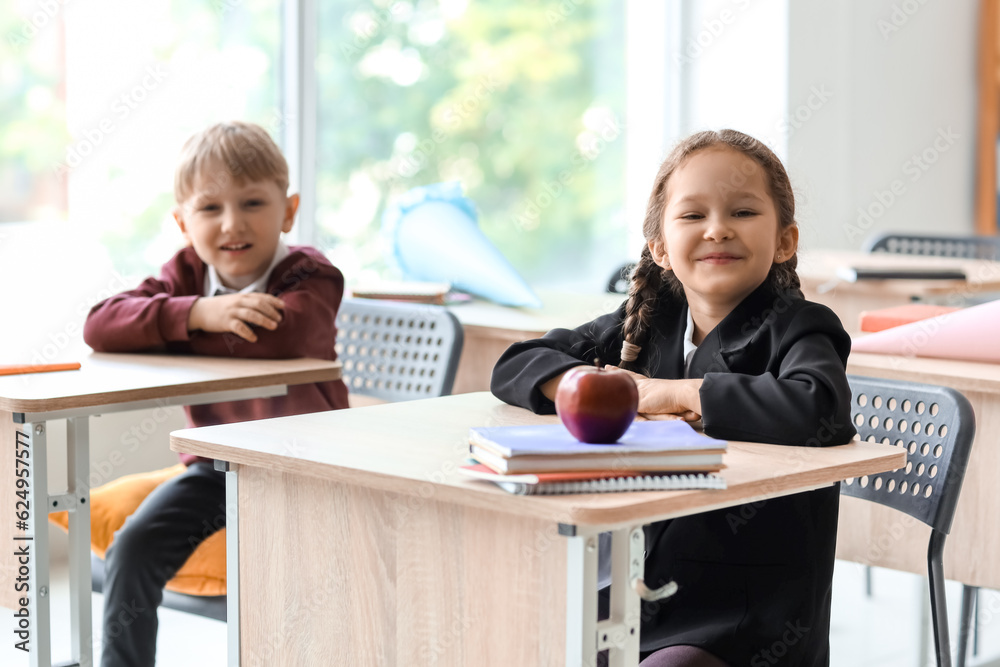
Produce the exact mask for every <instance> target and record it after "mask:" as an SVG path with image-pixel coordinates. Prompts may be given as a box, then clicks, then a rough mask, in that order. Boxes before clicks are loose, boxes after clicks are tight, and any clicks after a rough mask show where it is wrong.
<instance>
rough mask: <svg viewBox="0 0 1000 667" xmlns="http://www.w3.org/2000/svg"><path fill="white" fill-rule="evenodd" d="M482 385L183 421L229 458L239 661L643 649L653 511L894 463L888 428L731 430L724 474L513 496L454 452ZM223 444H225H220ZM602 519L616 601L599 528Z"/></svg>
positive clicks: (494, 412)
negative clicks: (842, 437) (802, 432)
mask: <svg viewBox="0 0 1000 667" xmlns="http://www.w3.org/2000/svg"><path fill="white" fill-rule="evenodd" d="M554 421H556V417H554V416H547V417H541V416H537V415H533V414H531V413H530V412H528V411H527V410H523V409H521V408H515V407H511V406H508V405H504V404H502V403H501V402H500V401H498V400H497V399H496V398H494V397H493V396H491V395H489V394H487V393H474V394H462V395H456V396H446V397H442V398H433V399H427V400H421V401H413V402H409V403H394V404H387V405H379V406H373V407H364V408H357V409H353V410H338V411H333V412H322V413H315V414H311V415H300V416H297V417H286V418H281V419H268V420H263V421H257V422H248V423H243V424H228V425H224V426H212V427H205V428H196V429H185V430H181V431H175V432H174V433H172V434H171V444H170V446H171V449H174V450H177V451H182V452H188V453H192V454H198V455H200V456H206V457H210V458H214V459H216V460H217V462H218V463H217V466H219V467H223V468H226V469H227V470H228V472H227V508H228V509H229V514H228V519H227V525H226V528H227V540H228V544H227V553H228V557H229V559H230V560H229V562H228V563H227V572H228V582H227V584H228V603H229V605H230V607H229V612H228V618H229V623H228V631H229V633H230V636H229V642H230V644H229V664H230V665H268V666H269V667H274V666H279V665H313V664H330V665H351V666H352V667H375V666H381V665H430V664H434V665H439V666H441V667H466V666H467V665H532V666H533V667H535V666H537V667H551V666H553V665H566V666H569V667H581V665H593V664H594V660H595V656H596V651H597V650H598V649H599V648H600V649H603V648H613V649H614V650H612V651H611V663H610V664H611V666H612V667H622V666H624V665H629V666H630V667H632V666H634V665H636V664H637V663H638V655H639V653H638V651H639V637H638V632H639V631H638V626H639V596H638V594H636V593H635V592H634V591H633V590H632V588H630V587H629V586H628V584H627V582H630V581H632V580H633V578H636V577H641V576H642V563H643V549H644V537H643V532H642V530H641V527H642V525H643V524H645V523H649V522H651V521H657V520H660V519H666V518H671V517H676V516H683V515H687V514H693V513H697V512H704V511H708V510H713V509H718V508H723V507H727V506H732V505H737V504H741V503H743V502H746V501H748V500H751V499H754V500H756V499H761V500H762V499H766V498H772V497H777V496H782V495H787V494H791V493H797V492H800V491H806V490H810V489H816V488H820V487H824V486H827V485H829V484H832V483H834V482H836V481H839V480H841V479H845V478H848V477H857V476H861V475H865V474H874V473H878V472H884V471H888V470H893V469H896V468H898V467H900V466H902V465H903V464H904V463H905V452H903V451H902V450H901V449H900V448H898V447H893V446H890V445H882V444H874V443H867V442H865V443H854V444H850V445H844V446H842V447H830V448H821V449H809V448H804V447H778V446H774V445H762V444H752V443H737V442H734V443H730V448H729V451H728V453H727V454H726V458H725V462H726V465H727V466H728V467H727V468H726V469H725V471H724V472H723V475H724V476H725V478H726V479H727V481H728V483H729V488H728V489H726V490H697V491H672V492H641V493H618V494H589V495H567V496H548V497H535V496H514V495H509V494H507V493H505V492H504V491H501V490H500V489H498V488H497V487H495V486H494V485H492V484H488V483H480V482H475V481H470V480H468V479H467V478H464V477H463V476H461V475H460V474H459V473H457V472H456V468H457V466H458V465H460V464H461V463H462V462H463V460H464V458H465V455H466V453H467V450H468V431H469V428H470V427H471V426H496V425H507V424H526V423H552V422H554ZM223 461H225V462H226V463H225V464H223V463H222V462H223ZM605 530H610V531H613V548H612V551H613V565H612V571H613V577H614V581H615V582H621V583H616V584H615V585H613V586H612V591H611V593H612V602H611V609H612V617H611V618H610V619H608V620H607V621H602V622H600V623H598V622H597V620H596V619H597V539H598V534H599V533H600V532H601V531H605Z"/></svg>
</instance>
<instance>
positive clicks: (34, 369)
mask: <svg viewBox="0 0 1000 667" xmlns="http://www.w3.org/2000/svg"><path fill="white" fill-rule="evenodd" d="M76 370H80V364H79V363H78V362H72V363H66V364H34V365H32V364H14V365H13V366H0V375H23V374H25V373H51V372H52V371H76Z"/></svg>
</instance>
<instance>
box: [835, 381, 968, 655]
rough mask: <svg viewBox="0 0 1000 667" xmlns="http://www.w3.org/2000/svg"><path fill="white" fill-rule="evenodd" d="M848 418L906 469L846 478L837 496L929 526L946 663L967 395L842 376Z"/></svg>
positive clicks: (934, 599)
mask: <svg viewBox="0 0 1000 667" xmlns="http://www.w3.org/2000/svg"><path fill="white" fill-rule="evenodd" d="M848 381H849V382H850V384H851V393H852V401H851V417H852V419H853V420H854V425H855V428H857V430H858V435H859V436H860V437H861V439H862V440H869V441H872V442H884V443H887V444H895V445H897V446H900V447H905V448H906V451H907V455H906V456H907V459H906V461H907V462H906V467H904V468H900V469H899V470H896V471H894V472H890V473H884V474H881V475H873V476H870V477H869V476H865V477H861V478H860V479H849V480H847V481H846V482H844V483H843V484H841V487H840V489H841V494H842V495H847V496H855V497H857V498H864V499H866V500H870V501H872V502H876V503H879V504H881V505H885V506H887V507H891V508H893V509H896V510H898V511H900V512H904V513H906V514H909V515H910V516H912V517H913V518H915V519H917V520H919V521H922V522H923V523H925V524H927V525H928V526H930V527H931V538H930V541H929V544H928V547H927V572H928V579H929V585H930V601H931V620H932V625H933V630H934V648H935V653H936V656H937V664H938V666H939V667H951V652H950V644H949V640H948V609H947V604H946V601H945V595H944V565H943V555H944V542H945V538H946V537H947V536H948V533H949V532H950V531H951V522H952V519H953V518H954V516H955V508H956V506H957V505H958V497H959V493H960V492H961V490H962V480H963V479H964V478H965V469H966V466H967V465H968V461H969V453H970V451H971V450H972V440H973V436H974V435H975V432H976V423H975V416H974V415H973V412H972V406H971V405H970V404H969V401H968V400H967V399H966V398H965V396H963V395H962V394H960V393H959V392H957V391H955V390H954V389H951V388H949V387H940V386H936V385H929V384H922V383H917V382H904V381H900V380H885V379H879V378H869V377H861V376H857V375H849V376H848ZM968 592H969V587H966V589H965V590H964V591H963V595H962V617H961V629H960V631H959V652H958V656H959V657H958V665H959V667H962V666H964V664H965V653H966V644H967V638H968V629H969V624H970V621H971V618H972V598H971V596H970V595H969V594H968Z"/></svg>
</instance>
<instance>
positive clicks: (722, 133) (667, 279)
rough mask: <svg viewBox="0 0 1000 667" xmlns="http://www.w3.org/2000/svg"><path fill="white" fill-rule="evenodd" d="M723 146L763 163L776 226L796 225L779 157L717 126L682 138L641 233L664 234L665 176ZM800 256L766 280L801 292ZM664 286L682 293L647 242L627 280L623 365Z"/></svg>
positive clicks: (663, 169)
mask: <svg viewBox="0 0 1000 667" xmlns="http://www.w3.org/2000/svg"><path fill="white" fill-rule="evenodd" d="M715 146H725V147H728V148H731V149H733V150H736V151H739V152H740V153H742V154H743V155H746V156H747V157H748V158H750V159H751V160H753V161H754V162H756V163H757V164H758V165H760V167H761V169H763V171H764V174H765V176H766V177H767V181H768V185H769V186H770V190H771V198H772V199H773V200H774V208H775V210H776V212H777V214H778V226H779V228H780V229H787V228H789V227H794V226H795V195H794V194H793V193H792V184H791V182H790V181H789V179H788V173H787V172H786V171H785V167H784V166H783V165H782V164H781V160H779V159H778V156H777V155H775V154H774V152H773V151H772V150H771V149H770V148H768V147H767V146H766V145H765V144H764V143H762V142H761V141H758V140H757V139H754V138H753V137H751V136H749V135H747V134H743V133H742V132H737V131H736V130H719V131H712V130H710V131H706V132H698V133H696V134H693V135H691V136H690V137H688V138H687V139H684V140H683V141H681V142H680V143H679V144H677V146H675V147H674V149H673V150H672V151H671V152H670V155H668V156H667V159H666V160H664V161H663V164H661V165H660V170H659V171H658V172H657V174H656V180H655V182H654V184H653V192H652V193H651V194H650V195H649V203H648V205H647V207H646V219H645V221H644V222H643V225H642V233H643V236H645V238H646V241H647V242H648V241H655V240H657V239H659V238H660V234H661V232H662V227H663V216H664V214H665V213H666V207H667V181H668V180H669V179H670V176H671V175H673V173H674V172H675V171H677V169H678V168H680V166H681V165H682V164H684V162H685V161H686V160H687V159H688V158H689V157H691V156H692V155H693V154H694V153H696V152H698V151H700V150H705V149H707V148H712V147H715ZM797 264H798V256H797V254H795V253H793V254H792V256H791V257H789V258H788V259H787V260H785V261H784V262H781V263H780V264H779V263H777V262H776V263H774V264H772V265H771V270H770V271H769V272H768V274H767V278H765V279H764V282H765V283H766V284H768V285H769V286H770V287H771V288H772V289H773V290H774V291H778V292H792V293H793V294H796V295H797V296H799V297H801V296H802V290H801V288H800V285H799V275H798V274H797V273H796V272H795V267H796V266H797ZM664 287H667V288H669V289H670V291H671V292H672V293H673V294H675V295H677V296H681V297H683V295H684V287H683V285H681V282H680V281H679V280H678V279H677V276H675V275H674V272H673V271H667V270H665V269H662V268H660V267H659V266H658V265H657V264H656V262H654V261H653V255H652V253H651V252H650V251H649V245H648V243H647V244H644V245H643V248H642V253H641V254H640V255H639V263H638V265H637V266H636V267H635V271H633V272H632V278H631V280H630V281H629V289H628V301H626V303H625V320H624V321H623V323H622V335H623V339H624V343H623V345H622V355H621V356H622V364H621V365H622V367H623V368H629V369H631V368H632V367H633V363H632V362H634V361H635V360H636V358H637V357H638V355H639V351H640V350H641V349H642V346H643V345H645V344H646V340H647V339H648V338H649V327H650V325H651V324H652V320H653V313H654V311H655V308H656V301H657V295H658V294H659V293H660V290H661V289H663V288H664Z"/></svg>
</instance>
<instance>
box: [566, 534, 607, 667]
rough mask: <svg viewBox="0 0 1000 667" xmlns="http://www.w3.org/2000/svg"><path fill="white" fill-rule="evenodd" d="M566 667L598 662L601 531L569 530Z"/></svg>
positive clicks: (591, 666)
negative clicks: (598, 587) (599, 548)
mask: <svg viewBox="0 0 1000 667" xmlns="http://www.w3.org/2000/svg"><path fill="white" fill-rule="evenodd" d="M567 528H569V529H571V531H572V532H570V534H569V536H568V537H567V538H566V667H593V666H594V665H596V664H597V545H598V534H599V533H598V532H594V533H593V534H587V533H581V532H578V530H579V529H578V528H577V527H576V526H568V527H567V526H560V527H559V532H560V533H563V534H566V533H567V532H569V531H567V530H566V529H567Z"/></svg>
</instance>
